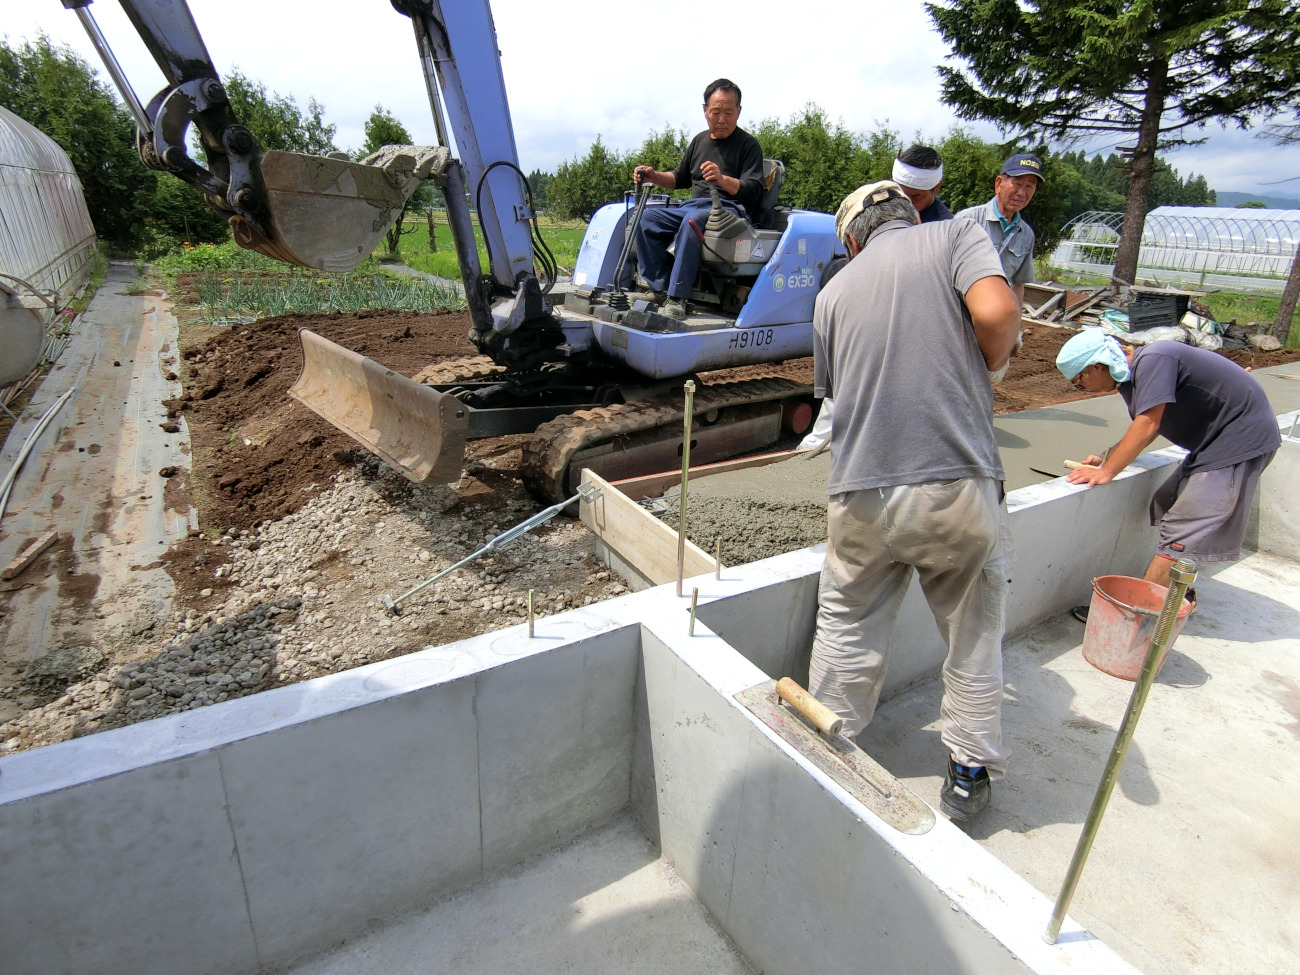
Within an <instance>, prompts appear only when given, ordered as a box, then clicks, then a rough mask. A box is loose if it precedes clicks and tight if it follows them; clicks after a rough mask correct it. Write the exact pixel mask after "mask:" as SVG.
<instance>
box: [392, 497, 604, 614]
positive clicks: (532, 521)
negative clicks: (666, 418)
mask: <svg viewBox="0 0 1300 975" xmlns="http://www.w3.org/2000/svg"><path fill="white" fill-rule="evenodd" d="M599 497H600V488H598V487H596V485H594V484H580V485H578V493H577V494H575V495H574V496H573V497H571V498H569V499H568V500H567V501H561V502H560V503H559V504H553V505H551V506H550V507H549V508H547V509H546V510H544V511H539V512H537V514H535V515H533V516H532V517H531V518H529V519H528V520H527V521H521V522H520V523H519V524H517V525H515V526H514V527H513V528H509V529H507V530H505V531H503V532H502V533H501V534H500V535H498V536H497V537H496V538H494V539H492V541H490V542H488V543H487V544H486V545H484V546H483V547H482V548H481V549H479V550H478V551H477V552H474V553H472V554H470V555H467V556H465V557H464V558H463V559H461V560H460V561H459V562H457V563H456V564H455V565H452V566H448V567H447V568H445V569H443V570H442V571H441V572H439V573H438V574H437V575H435V576H430V577H429V578H428V579H425V580H424V581H423V582H421V583H420V584H419V585H416V586H412V587H411V588H410V589H408V590H407V591H406V592H404V593H402V594H401V595H400V596H398V597H397V598H396V599H394V598H393V597H392V596H384V597H383V601H384V605H385V606H387V607H388V610H389V612H391V613H393V614H394V615H396V614H397V612H398V606H400V605H401V604H402V603H403V602H405V601H406V600H407V599H410V598H411V597H412V596H414V595H415V594H416V593H417V592H419V591H420V590H421V589H424V588H426V587H428V586H431V585H433V584H434V583H435V582H437V581H438V580H439V579H441V578H442V577H443V576H446V575H450V574H451V573H453V572H455V571H456V570H457V569H459V568H460V567H461V566H464V565H468V564H469V563H470V562H473V561H474V560H475V559H477V558H479V557H481V556H484V555H487V553H488V552H495V551H496V550H497V549H499V548H502V547H503V546H505V545H507V544H508V543H510V542H513V541H514V540H515V539H516V538H518V537H519V536H520V535H524V534H526V533H528V532H530V531H532V530H533V529H534V528H536V527H537V526H538V525H542V524H545V523H546V522H548V521H550V520H551V519H552V518H554V517H555V516H556V515H558V514H559V513H560V512H561V511H563V510H564V509H565V508H567V507H568V506H569V505H571V504H573V502H575V501H586V502H587V503H588V504H591V503H592V502H594V501H596V500H597V499H598V498H599Z"/></svg>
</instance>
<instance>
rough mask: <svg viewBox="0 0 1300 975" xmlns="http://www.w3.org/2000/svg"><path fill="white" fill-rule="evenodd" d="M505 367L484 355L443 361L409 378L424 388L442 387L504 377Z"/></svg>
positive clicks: (426, 367)
mask: <svg viewBox="0 0 1300 975" xmlns="http://www.w3.org/2000/svg"><path fill="white" fill-rule="evenodd" d="M505 372H506V367H505V366H499V365H497V364H496V363H495V362H493V361H492V360H491V359H490V358H488V357H487V356H485V355H469V356H464V357H462V358H460V359H444V360H443V361H442V362H435V363H433V364H432V365H429V366H425V367H424V368H423V369H421V370H420V371H419V372H417V373H416V374H415V375H414V376H412V377H411V378H412V379H414V380H415V381H416V382H417V383H423V384H424V385H426V386H444V385H450V384H452V383H469V382H476V381H477V380H480V379H488V378H490V377H492V376H504V375H505Z"/></svg>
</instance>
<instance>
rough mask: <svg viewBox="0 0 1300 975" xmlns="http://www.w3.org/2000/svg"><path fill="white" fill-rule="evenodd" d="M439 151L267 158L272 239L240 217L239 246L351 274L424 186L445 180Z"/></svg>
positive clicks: (396, 149) (235, 225)
mask: <svg viewBox="0 0 1300 975" xmlns="http://www.w3.org/2000/svg"><path fill="white" fill-rule="evenodd" d="M449 159H450V153H449V152H448V151H447V149H445V148H443V147H441V146H385V147H384V148H383V149H381V150H379V152H377V153H374V154H373V155H370V156H367V157H366V158H365V159H363V160H362V161H361V162H351V161H349V160H347V159H335V158H331V157H328V156H307V155H303V154H301V153H297V152H281V151H279V150H275V149H272V150H268V151H267V152H266V153H265V154H263V156H262V160H261V170H262V182H263V185H264V187H265V189H266V202H267V206H268V208H269V210H270V214H271V224H270V236H269V237H267V236H263V235H262V234H259V233H258V232H257V231H256V230H255V229H254V228H253V227H252V226H251V225H250V224H249V223H248V221H247V220H245V219H244V218H243V217H241V216H234V217H231V219H230V226H231V230H232V231H233V232H234V235H235V240H237V241H238V242H239V243H240V245H241V246H243V247H248V248H250V249H252V250H255V251H258V252H260V253H262V254H265V255H266V256H267V257H271V258H274V259H276V260H278V261H286V262H288V263H290V264H301V265H303V266H305V267H312V268H317V269H319V270H321V271H350V270H352V269H353V268H354V267H356V266H357V265H358V264H360V263H361V262H362V261H364V260H365V259H366V258H367V257H369V256H370V255H371V253H373V252H374V249H375V248H376V247H377V246H379V242H380V241H381V240H382V239H383V237H384V234H386V233H387V232H388V228H389V227H391V226H392V225H393V222H394V221H395V220H397V218H398V217H399V216H401V213H402V207H403V206H404V205H405V204H406V201H407V199H408V198H409V197H410V196H411V194H413V193H414V192H415V191H416V189H417V188H418V187H419V185H420V182H421V181H422V180H425V179H437V178H439V177H441V175H442V173H443V171H444V170H445V169H446V167H447V163H448V161H449Z"/></svg>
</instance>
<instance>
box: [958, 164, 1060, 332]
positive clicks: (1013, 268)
mask: <svg viewBox="0 0 1300 975" xmlns="http://www.w3.org/2000/svg"><path fill="white" fill-rule="evenodd" d="M1042 181H1043V161H1042V160H1041V159H1039V158H1038V157H1037V156H1035V155H1034V154H1033V153H1032V152H1018V153H1016V154H1015V155H1014V156H1008V157H1007V160H1006V162H1004V163H1003V164H1002V172H1000V173H999V174H998V177H997V179H995V180H994V181H993V199H991V200H989V201H988V203H983V204H981V205H980V206H975V207H967V208H966V209H965V210H962V211H960V212H959V213H958V214H957V216H958V217H969V218H970V219H971V220H974V221H975V222H976V223H977V224H979V225H980V226H981V227H983V228H984V232H985V233H986V234H988V235H989V240H991V241H993V246H994V247H996V248H997V250H998V256H999V257H1000V258H1001V259H1002V270H1003V271H1005V272H1006V275H1007V280H1008V281H1010V282H1011V286H1012V287H1013V288H1014V289H1015V292H1016V307H1017V308H1019V307H1020V306H1021V305H1022V304H1023V303H1024V300H1025V285H1026V284H1030V283H1032V282H1034V281H1036V280H1037V278H1036V277H1035V276H1034V228H1033V227H1031V226H1029V224H1028V223H1027V222H1026V220H1025V217H1024V214H1022V213H1021V212H1020V211H1021V210H1023V209H1024V208H1025V207H1027V206H1029V201H1030V200H1032V199H1033V198H1034V193H1035V192H1037V190H1038V185H1039V184H1040V183H1041V182H1042Z"/></svg>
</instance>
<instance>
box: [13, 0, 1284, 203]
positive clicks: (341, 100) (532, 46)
mask: <svg viewBox="0 0 1300 975" xmlns="http://www.w3.org/2000/svg"><path fill="white" fill-rule="evenodd" d="M444 2H456V0H444ZM6 8H7V9H6V10H5V13H4V17H3V19H2V20H0V33H3V34H5V35H7V37H8V41H9V43H10V44H11V45H12V44H16V43H19V42H21V41H23V40H29V39H34V38H35V37H36V35H37V34H38V33H39V32H41V31H44V32H45V33H46V34H48V35H49V36H50V38H51V40H53V41H54V42H55V43H56V44H64V43H66V44H68V45H69V46H71V47H72V48H73V49H74V50H75V51H77V52H78V53H79V54H81V55H82V56H83V57H84V58H85V59H86V60H87V61H88V62H89V63H90V64H91V65H92V66H93V67H95V68H98V69H100V76H101V78H103V79H104V80H105V81H107V80H108V75H107V73H106V72H105V71H103V70H102V63H101V61H100V60H99V57H98V55H97V54H96V53H95V51H94V49H93V48H92V47H91V46H90V44H89V42H88V41H87V39H86V35H85V32H84V30H83V29H82V27H81V24H80V22H79V21H78V19H77V17H76V15H75V14H74V13H72V12H71V11H68V10H65V9H64V8H63V6H62V4H61V3H60V2H59V0H21V2H19V0H7V2H6ZM15 8H18V9H15ZM190 8H191V10H192V11H193V13H194V19H195V20H196V21H197V23H198V26H199V30H200V31H201V32H202V34H203V37H204V40H205V42H206V43H207V46H208V51H209V53H210V54H211V55H212V58H213V62H214V64H215V65H216V67H217V70H218V71H219V72H222V73H226V72H229V71H230V70H231V69H232V68H236V67H237V68H239V69H240V71H241V72H242V73H243V74H244V75H245V76H246V77H248V78H251V79H253V80H255V81H259V82H261V83H262V84H264V85H265V86H266V87H267V88H268V89H269V90H271V91H275V92H278V93H280V94H282V95H290V96H292V97H294V98H295V99H296V101H297V102H298V104H299V106H300V107H301V108H305V107H306V104H307V100H308V99H309V98H315V99H316V100H317V101H319V102H320V103H321V104H322V105H323V106H324V108H325V119H326V121H327V122H329V123H332V124H334V125H336V126H337V133H336V135H335V142H336V144H338V145H339V147H340V148H344V149H351V148H354V147H357V146H360V145H361V144H362V143H363V142H364V141H365V137H364V135H363V127H364V125H365V120H366V118H367V117H368V116H369V115H370V113H371V111H372V110H373V109H374V107H375V105H376V103H379V104H382V105H383V106H384V107H385V108H386V109H388V110H389V111H391V112H392V113H393V115H395V116H396V117H397V118H398V119H399V120H400V121H401V122H402V123H403V124H404V125H405V126H406V128H407V129H408V130H409V131H410V132H411V135H412V137H413V138H414V139H415V140H416V141H417V142H430V143H431V142H433V141H435V139H434V128H433V123H432V121H431V119H430V115H429V106H428V100H427V97H426V95H425V88H424V81H423V78H422V75H421V73H420V68H419V62H418V59H417V57H416V51H415V40H414V37H413V34H412V30H411V25H410V21H409V20H407V18H405V17H402V16H401V15H399V14H397V13H396V12H395V11H394V10H393V9H392V7H391V6H390V4H389V3H388V0H317V2H314V3H303V2H300V0H292V2H291V0H190ZM492 8H493V14H494V17H495V20H496V28H497V38H498V42H499V47H500V50H501V57H502V66H503V71H504V75H505V81H506V89H507V93H508V97H509V100H510V109H511V115H512V118H513V122H514V128H515V139H516V143H517V145H518V147H519V155H520V165H521V166H522V167H523V168H524V170H525V171H530V170H532V169H543V170H547V171H552V172H553V171H554V169H555V167H556V166H557V165H558V164H559V163H561V162H564V161H565V160H569V159H574V158H577V157H579V156H582V155H585V154H586V152H587V150H588V148H589V147H590V145H591V143H592V141H593V140H594V139H595V138H596V137H597V136H601V137H602V140H603V141H604V143H605V144H606V145H608V146H610V147H612V148H615V149H618V150H620V151H625V150H628V149H633V148H635V147H637V146H639V145H640V144H641V142H642V140H643V139H644V138H645V137H646V135H648V134H649V133H650V131H651V130H662V129H663V128H664V127H665V126H668V125H672V126H673V127H675V128H679V129H681V128H685V129H686V130H687V131H688V132H689V133H691V134H693V133H694V132H696V131H698V130H700V129H702V128H703V117H702V115H701V111H700V102H701V94H702V92H703V89H704V86H705V85H706V84H707V83H708V82H709V81H711V80H712V79H713V78H715V77H718V76H726V77H729V78H731V79H732V80H734V81H735V82H736V83H737V84H739V85H740V86H741V88H742V89H743V91H744V107H743V113H742V118H741V125H742V127H743V126H744V125H745V123H746V122H749V123H751V124H756V123H757V122H758V121H759V120H760V119H762V118H766V117H771V116H776V117H779V118H781V119H788V118H789V117H790V116H791V115H792V114H793V113H795V112H797V111H799V110H800V109H801V108H802V107H803V106H804V105H805V104H806V103H808V102H815V103H816V104H817V105H819V106H821V108H823V109H824V110H825V111H826V113H827V114H828V115H829V116H830V118H831V119H832V120H838V121H840V122H842V123H843V124H844V126H845V127H847V128H849V129H851V130H853V131H855V132H867V131H870V130H872V129H875V128H877V127H878V123H887V124H888V126H889V127H890V128H892V129H894V130H896V131H898V132H900V133H901V135H902V137H903V139H904V140H905V141H907V142H910V141H912V140H913V138H914V137H915V136H917V135H920V136H921V137H922V138H929V139H938V138H940V137H942V136H943V134H944V133H946V132H947V131H948V129H949V128H950V127H951V126H952V125H954V124H956V123H957V121H958V120H957V119H956V117H955V116H954V115H953V114H952V112H951V111H950V110H949V109H948V107H947V106H945V105H944V104H943V103H942V102H941V101H940V100H939V83H938V78H937V75H936V73H935V66H936V65H938V64H940V63H941V62H942V61H943V59H944V57H945V55H946V54H947V53H948V52H947V48H946V46H945V45H944V43H943V41H942V40H941V39H940V38H939V36H938V35H937V34H936V33H935V32H934V31H933V29H932V25H931V23H930V20H929V18H928V17H927V16H926V13H925V10H924V7H923V6H922V4H921V3H919V2H910V3H909V2H906V0H905V2H901V3H897V2H895V3H887V2H883V0H865V2H860V3H857V4H842V5H839V6H838V7H837V8H835V9H834V10H833V11H832V10H831V9H829V8H825V7H818V8H801V7H800V6H799V5H789V6H782V7H778V8H776V11H777V12H774V13H772V14H761V13H758V12H757V11H758V10H759V9H760V8H759V7H758V6H751V7H747V8H744V9H746V10H750V11H753V12H752V13H750V14H749V15H748V16H747V17H746V18H744V20H743V22H742V21H740V20H739V19H738V18H737V17H736V16H735V9H736V8H732V9H731V11H730V12H729V13H728V15H727V18H726V20H727V21H728V22H726V23H721V22H720V23H719V24H718V26H717V27H716V28H711V27H709V26H708V15H707V8H706V7H705V6H703V5H701V4H699V3H697V2H692V3H686V2H680V0H659V2H657V3H655V4H653V5H651V7H650V8H649V9H653V10H654V12H655V13H654V16H646V15H644V14H642V13H640V12H634V11H639V10H640V9H642V8H640V7H633V6H632V5H631V4H626V3H619V2H617V0H557V2H555V3H550V4H545V5H543V4H541V3H538V2H537V0H492ZM90 10H91V12H92V13H93V14H94V16H95V19H96V20H97V21H98V23H99V25H100V28H101V29H102V30H103V32H104V34H105V35H106V36H107V38H108V41H109V45H110V46H111V47H112V48H113V50H114V52H115V53H116V54H117V57H118V59H119V60H120V61H121V62H122V64H123V66H124V67H125V69H126V71H127V74H128V75H129V76H130V77H131V79H132V83H133V85H134V87H135V89H136V93H137V94H138V95H139V96H140V99H141V101H144V102H147V101H148V100H149V99H150V97H152V95H153V94H154V92H155V91H157V90H158V89H159V88H160V87H162V76H161V74H160V73H159V72H158V70H157V68H156V67H155V66H154V64H153V61H152V59H151V58H150V57H149V55H148V53H147V52H146V51H145V50H144V48H143V46H142V45H141V44H140V42H139V40H138V38H137V36H136V34H135V31H134V30H133V29H132V28H131V26H130V24H129V23H128V22H127V20H126V18H125V17H124V15H123V14H122V11H121V8H120V7H119V5H118V4H117V3H116V2H115V0H98V2H96V3H94V4H93V5H92V6H91V8H90ZM702 52H708V53H702ZM967 125H968V127H969V128H970V129H971V130H972V131H974V132H975V133H976V134H977V135H980V136H981V137H983V138H986V139H990V140H992V139H998V138H1000V135H999V133H998V132H997V130H996V129H995V128H994V127H992V126H991V125H988V124H987V123H967ZM1205 134H1206V135H1208V137H1209V138H1208V141H1207V142H1206V143H1205V144H1204V145H1202V146H1198V147H1193V148H1188V149H1183V150H1180V151H1178V152H1175V153H1166V154H1165V156H1166V158H1168V159H1169V161H1170V162H1171V163H1172V165H1174V166H1175V167H1176V168H1177V169H1178V172H1179V174H1180V175H1181V176H1183V177H1187V176H1188V175H1190V174H1192V173H1203V174H1204V175H1205V176H1206V178H1207V179H1208V180H1209V183H1210V186H1211V187H1213V188H1214V189H1216V190H1237V191H1242V192H1247V193H1254V194H1269V195H1274V196H1284V197H1292V198H1296V197H1300V146H1292V147H1289V148H1286V149H1280V148H1278V147H1275V146H1273V145H1270V144H1268V143H1266V142H1263V141H1262V140H1259V139H1256V138H1253V137H1252V136H1251V134H1249V133H1242V132H1240V131H1238V130H1236V129H1232V130H1226V131H1225V130H1223V129H1219V128H1217V127H1213V128H1209V129H1206V130H1205ZM1113 144H1114V140H1113V139H1111V140H1106V141H1101V142H1097V143H1094V144H1092V145H1085V146H1084V148H1087V149H1089V151H1093V150H1099V151H1102V152H1103V153H1104V152H1108V151H1109V150H1110V149H1111V148H1112V147H1113Z"/></svg>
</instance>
